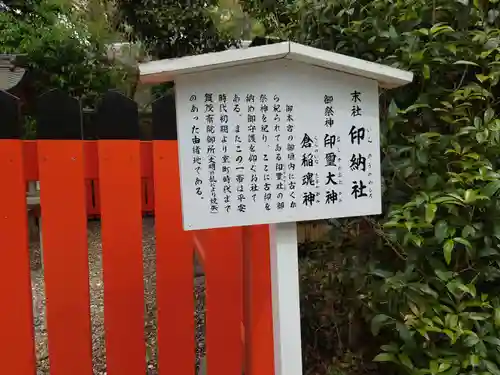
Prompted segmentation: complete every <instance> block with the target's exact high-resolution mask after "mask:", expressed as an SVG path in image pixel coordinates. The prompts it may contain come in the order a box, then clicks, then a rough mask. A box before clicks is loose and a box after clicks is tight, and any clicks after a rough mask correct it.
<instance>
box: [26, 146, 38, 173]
mask: <svg viewBox="0 0 500 375" xmlns="http://www.w3.org/2000/svg"><path fill="white" fill-rule="evenodd" d="M22 145H23V156H24V157H23V165H24V178H25V179H26V181H36V180H38V151H37V144H36V141H23V143H22Z"/></svg>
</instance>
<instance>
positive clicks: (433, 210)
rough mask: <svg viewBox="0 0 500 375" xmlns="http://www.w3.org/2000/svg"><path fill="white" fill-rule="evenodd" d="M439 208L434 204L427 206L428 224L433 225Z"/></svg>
mask: <svg viewBox="0 0 500 375" xmlns="http://www.w3.org/2000/svg"><path fill="white" fill-rule="evenodd" d="M436 211H437V206H436V205H435V204H434V203H429V204H426V205H425V221H426V222H427V223H432V221H433V220H434V217H435V216H436Z"/></svg>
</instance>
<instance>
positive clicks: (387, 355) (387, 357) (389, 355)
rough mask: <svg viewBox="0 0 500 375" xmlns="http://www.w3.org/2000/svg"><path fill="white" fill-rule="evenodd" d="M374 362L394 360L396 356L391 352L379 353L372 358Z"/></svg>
mask: <svg viewBox="0 0 500 375" xmlns="http://www.w3.org/2000/svg"><path fill="white" fill-rule="evenodd" d="M373 361H374V362H395V361H396V357H395V356H394V354H392V353H380V354H377V355H376V356H375V358H373Z"/></svg>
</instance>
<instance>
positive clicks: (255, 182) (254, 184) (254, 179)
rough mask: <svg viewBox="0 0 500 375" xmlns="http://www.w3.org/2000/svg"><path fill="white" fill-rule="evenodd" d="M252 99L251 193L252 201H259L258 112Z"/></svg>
mask: <svg viewBox="0 0 500 375" xmlns="http://www.w3.org/2000/svg"><path fill="white" fill-rule="evenodd" d="M249 99H251V101H248V102H247V123H248V162H249V164H250V173H251V175H250V194H251V198H252V203H256V202H257V193H258V192H259V190H260V188H259V176H258V174H257V161H258V159H259V158H258V156H257V133H256V132H257V125H256V123H257V112H256V109H255V105H256V103H255V97H254V96H253V95H252V97H251V98H249Z"/></svg>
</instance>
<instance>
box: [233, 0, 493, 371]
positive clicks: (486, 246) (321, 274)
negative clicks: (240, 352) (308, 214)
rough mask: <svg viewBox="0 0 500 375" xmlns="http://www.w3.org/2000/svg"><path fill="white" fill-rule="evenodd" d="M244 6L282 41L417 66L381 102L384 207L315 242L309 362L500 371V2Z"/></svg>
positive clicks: (307, 295) (310, 253)
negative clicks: (408, 80)
mask: <svg viewBox="0 0 500 375" xmlns="http://www.w3.org/2000/svg"><path fill="white" fill-rule="evenodd" d="M240 3H241V4H242V6H243V9H244V10H245V11H246V12H248V13H249V14H250V15H251V16H252V17H254V18H256V19H257V20H259V21H260V23H261V24H262V25H263V27H264V29H265V32H266V33H267V34H268V35H274V36H278V37H280V38H283V39H291V40H294V41H297V42H301V43H305V44H308V45H312V46H315V47H319V48H323V49H327V50H332V51H336V52H340V53H344V54H348V55H351V56H355V57H359V58H363V59H366V60H370V61H376V62H380V63H383V64H388V65H392V66H395V67H400V68H403V69H409V70H411V71H413V72H414V73H415V80H414V82H413V83H412V84H411V85H408V86H406V87H403V88H401V89H398V90H393V91H390V92H383V93H382V94H381V97H380V100H381V104H382V105H381V109H382V112H381V118H382V145H383V160H382V166H383V174H384V215H383V216H382V217H373V218H368V217H367V218H359V219H356V220H335V221H332V222H334V226H333V229H332V233H331V241H328V242H327V243H325V244H314V246H309V247H308V248H306V249H303V253H302V266H301V272H302V285H301V287H302V295H303V301H302V311H303V327H302V329H303V340H304V345H305V346H306V347H305V368H306V369H307V370H308V371H309V372H310V373H311V374H333V373H335V374H337V373H367V372H373V371H377V372H382V371H384V372H389V373H391V372H393V373H410V374H432V375H435V374H438V373H439V374H445V375H455V374H495V375H497V374H499V373H500V370H499V365H500V353H499V347H500V339H499V338H498V333H499V328H500V304H499V299H498V286H499V285H498V278H499V276H500V263H499V262H500V257H499V252H498V249H499V239H500V226H499V224H498V217H499V200H498V196H497V194H498V189H499V188H500V182H499V181H498V177H499V176H500V175H499V170H498V169H499V165H498V155H499V151H500V149H499V140H500V133H499V130H500V119H499V118H498V116H497V113H498V111H499V108H498V99H497V97H498V90H499V89H498V80H499V76H500V55H499V43H500V39H499V33H500V30H499V26H500V19H499V4H498V3H497V1H487V0H482V1H479V0H475V1H468V0H460V1H454V0H434V1H429V0H416V1H414V0H412V1H408V0H391V1H386V0H375V1H351V0H339V1H312V0H298V1H259V0H242V1H240ZM370 331H371V333H370ZM372 334H373V335H372ZM370 337H373V338H372V339H370ZM374 357H375V361H373V360H372V359H373V358H374ZM376 363H383V364H385V365H384V366H383V367H378V368H377V367H376V366H375V364H376Z"/></svg>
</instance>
